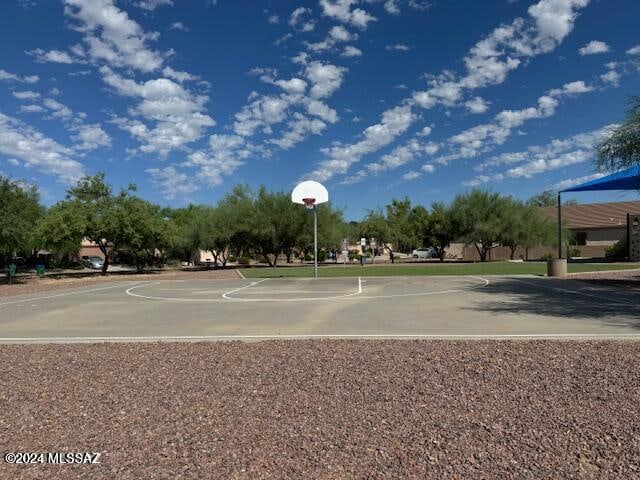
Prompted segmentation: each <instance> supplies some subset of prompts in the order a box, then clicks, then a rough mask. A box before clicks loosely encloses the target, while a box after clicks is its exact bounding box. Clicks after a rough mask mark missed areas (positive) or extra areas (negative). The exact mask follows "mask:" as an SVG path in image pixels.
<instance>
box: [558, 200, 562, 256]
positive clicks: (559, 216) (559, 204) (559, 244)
mask: <svg viewBox="0 0 640 480" xmlns="http://www.w3.org/2000/svg"><path fill="white" fill-rule="evenodd" d="M562 256H563V255H562V194H561V193H560V192H558V258H560V259H561V258H562Z"/></svg>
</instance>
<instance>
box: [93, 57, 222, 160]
mask: <svg viewBox="0 0 640 480" xmlns="http://www.w3.org/2000/svg"><path fill="white" fill-rule="evenodd" d="M100 73H101V74H102V78H103V80H104V82H105V83H106V84H107V85H108V86H110V87H112V88H113V89H115V91H116V92H117V93H118V94H120V95H122V96H126V97H133V98H139V99H140V102H139V103H138V105H137V106H136V107H135V108H130V109H129V114H130V115H131V116H132V117H142V118H144V119H146V120H148V121H150V122H153V123H154V125H153V127H151V128H150V127H149V126H148V125H146V124H144V123H143V122H142V121H140V120H139V119H137V118H133V119H132V118H122V117H115V118H114V119H113V122H114V123H115V124H116V125H118V126H119V127H120V128H122V129H123V130H125V131H128V132H129V133H130V134H131V135H132V136H133V137H135V138H137V139H138V140H139V141H140V142H141V143H142V146H141V147H140V151H141V152H144V153H159V154H160V155H163V156H164V155H167V154H168V153H169V152H170V151H171V150H174V149H179V148H183V147H185V146H186V145H187V144H189V143H191V142H193V141H195V140H198V139H199V138H201V137H202V135H203V134H204V130H205V129H206V128H207V127H212V126H214V125H215V121H214V120H213V119H212V118H211V117H210V116H209V115H207V114H206V113H204V105H205V104H206V102H207V101H208V100H209V99H208V97H207V96H204V95H195V94H193V93H191V92H190V91H189V90H187V89H186V88H184V87H183V86H182V85H180V84H179V83H176V82H174V81H173V80H170V79H168V78H156V79H153V80H147V81H146V82H143V83H138V82H136V81H135V80H132V79H130V78H124V77H122V76H120V75H118V74H117V73H115V72H113V71H112V70H111V69H110V68H109V67H101V68H100Z"/></svg>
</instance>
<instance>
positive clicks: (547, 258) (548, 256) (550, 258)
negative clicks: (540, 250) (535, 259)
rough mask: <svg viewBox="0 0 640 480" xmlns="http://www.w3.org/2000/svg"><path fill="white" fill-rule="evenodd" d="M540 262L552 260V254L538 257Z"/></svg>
mask: <svg viewBox="0 0 640 480" xmlns="http://www.w3.org/2000/svg"><path fill="white" fill-rule="evenodd" d="M540 260H553V253H547V254H545V255H543V256H541V257H540Z"/></svg>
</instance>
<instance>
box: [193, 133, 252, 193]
mask: <svg viewBox="0 0 640 480" xmlns="http://www.w3.org/2000/svg"><path fill="white" fill-rule="evenodd" d="M253 151H254V148H253V147H252V146H251V145H249V144H248V143H247V142H246V140H245V139H244V138H242V137H240V136H238V135H211V136H210V137H209V148H208V149H207V150H197V151H195V152H193V153H192V154H190V155H189V156H188V157H187V158H188V159H187V161H186V162H184V163H183V164H182V165H183V166H185V167H196V168H197V169H198V170H197V173H196V175H195V176H196V177H197V178H198V180H200V181H202V182H203V183H205V184H207V185H209V186H217V185H220V184H221V183H222V181H223V176H229V175H232V174H233V173H234V172H235V170H236V169H237V168H238V167H240V166H241V165H243V164H244V161H245V160H246V159H247V158H248V157H250V156H251V155H252V154H253Z"/></svg>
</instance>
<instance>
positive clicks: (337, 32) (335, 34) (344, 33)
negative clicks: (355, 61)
mask: <svg viewBox="0 0 640 480" xmlns="http://www.w3.org/2000/svg"><path fill="white" fill-rule="evenodd" d="M329 36H330V37H331V38H333V39H334V40H335V41H336V42H350V41H352V40H355V39H356V38H358V36H357V35H355V34H352V33H350V32H349V31H348V30H347V29H346V28H344V27H343V26H342V25H335V26H334V27H332V28H331V30H329Z"/></svg>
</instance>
